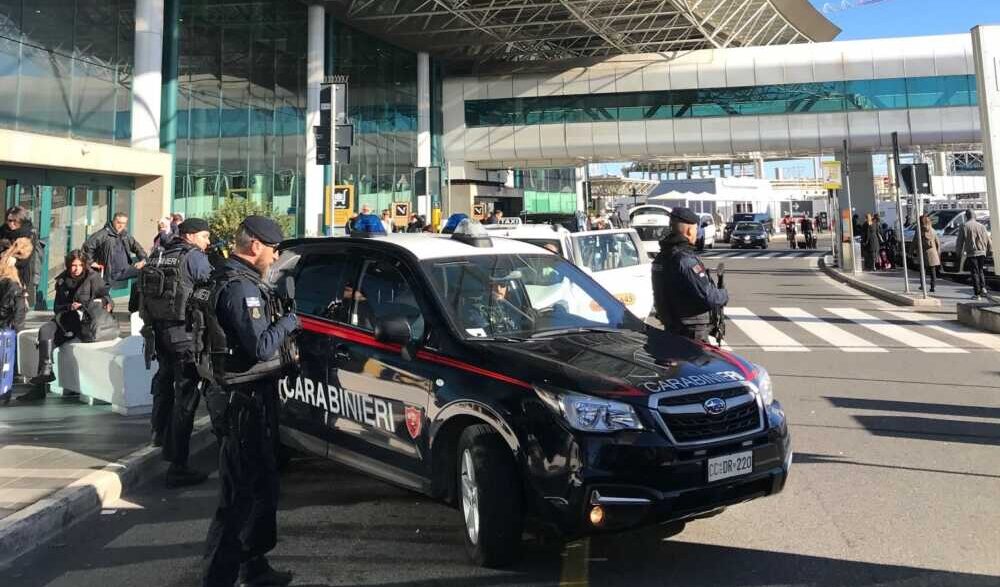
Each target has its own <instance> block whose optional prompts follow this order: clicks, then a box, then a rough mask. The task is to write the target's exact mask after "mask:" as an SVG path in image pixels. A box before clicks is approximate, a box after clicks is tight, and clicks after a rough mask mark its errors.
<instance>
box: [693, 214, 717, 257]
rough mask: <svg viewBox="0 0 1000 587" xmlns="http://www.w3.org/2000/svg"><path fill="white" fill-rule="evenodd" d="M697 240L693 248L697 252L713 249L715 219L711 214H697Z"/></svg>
mask: <svg viewBox="0 0 1000 587" xmlns="http://www.w3.org/2000/svg"><path fill="white" fill-rule="evenodd" d="M698 218H699V222H698V240H697V241H696V242H695V245H694V246H695V248H696V249H698V250H699V251H703V250H705V249H711V248H713V247H715V219H714V218H712V215H711V214H706V213H704V212H702V213H700V214H698Z"/></svg>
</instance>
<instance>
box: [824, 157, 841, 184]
mask: <svg viewBox="0 0 1000 587" xmlns="http://www.w3.org/2000/svg"><path fill="white" fill-rule="evenodd" d="M843 185H844V181H843V177H842V175H841V169H840V161H823V188H824V189H828V190H839V189H840V188H841V187H843Z"/></svg>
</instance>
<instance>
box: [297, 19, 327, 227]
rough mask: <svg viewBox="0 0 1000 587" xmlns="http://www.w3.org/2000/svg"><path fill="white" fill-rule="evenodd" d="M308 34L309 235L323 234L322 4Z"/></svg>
mask: <svg viewBox="0 0 1000 587" xmlns="http://www.w3.org/2000/svg"><path fill="white" fill-rule="evenodd" d="M308 14H309V15H308V19H309V20H308V25H307V37H306V190H305V194H304V195H303V201H302V202H301V204H300V205H301V210H302V221H303V226H302V228H303V232H304V233H305V235H306V236H317V235H320V234H323V232H322V225H323V179H324V176H325V175H326V174H325V173H324V169H323V167H321V166H319V165H317V164H316V134H315V133H314V132H313V127H314V126H319V93H320V89H321V86H322V85H323V53H324V45H323V42H324V35H325V32H326V11H325V10H324V9H323V6H322V5H319V4H311V5H310V6H309V13H308Z"/></svg>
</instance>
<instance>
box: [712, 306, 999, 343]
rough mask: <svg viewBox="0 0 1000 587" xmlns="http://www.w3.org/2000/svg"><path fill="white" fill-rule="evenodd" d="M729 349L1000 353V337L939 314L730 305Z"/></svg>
mask: <svg viewBox="0 0 1000 587" xmlns="http://www.w3.org/2000/svg"><path fill="white" fill-rule="evenodd" d="M726 318H727V322H728V323H729V325H730V327H729V328H728V330H727V334H726V340H725V343H726V346H727V348H731V349H733V350H736V351H740V350H745V349H759V350H763V351H767V352H792V353H803V352H810V351H824V350H826V351H834V352H845V353H888V352H918V353H948V354H967V353H970V352H990V351H992V352H1000V335H997V334H991V333H988V332H980V331H978V330H974V329H972V328H969V327H967V326H964V325H962V324H960V323H958V322H957V321H956V320H954V319H953V318H951V317H948V316H942V315H940V314H924V313H920V312H915V311H906V310H899V309H892V308H890V307H881V306H876V307H875V309H873V308H871V307H866V308H865V309H864V310H861V309H858V308H848V307H839V306H832V307H826V308H810V309H808V310H807V309H804V308H799V307H786V306H776V307H766V308H754V309H751V308H747V307H727V308H726Z"/></svg>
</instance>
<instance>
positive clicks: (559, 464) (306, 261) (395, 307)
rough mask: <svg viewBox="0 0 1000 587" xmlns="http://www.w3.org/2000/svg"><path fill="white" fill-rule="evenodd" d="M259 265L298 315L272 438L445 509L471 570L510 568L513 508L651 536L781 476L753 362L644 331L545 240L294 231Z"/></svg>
mask: <svg viewBox="0 0 1000 587" xmlns="http://www.w3.org/2000/svg"><path fill="white" fill-rule="evenodd" d="M466 224H468V223H466ZM592 236H602V235H592ZM275 269H276V270H275V271H274V272H273V275H274V276H275V281H276V282H281V281H283V280H284V279H285V278H286V277H291V278H292V279H293V280H294V281H295V283H296V286H295V300H296V304H297V313H298V315H299V317H300V319H301V323H302V332H301V333H300V334H299V338H298V341H299V345H298V346H299V349H300V361H299V369H298V370H297V372H296V373H294V374H290V375H288V376H286V377H285V378H283V379H281V380H280V381H279V383H278V395H279V399H280V401H281V406H280V408H279V414H280V418H281V420H280V421H281V427H280V440H281V442H282V444H283V445H285V446H290V447H292V448H295V449H298V450H302V451H306V452H308V453H310V454H313V455H316V456H318V457H320V458H327V459H331V460H334V461H337V462H339V463H342V464H343V465H345V466H348V467H351V468H354V469H356V470H358V471H361V472H363V473H365V474H368V475H372V476H374V477H377V478H379V479H383V480H385V481H387V482H389V483H393V484H395V485H398V486H401V487H405V488H407V489H409V490H411V491H414V492H418V493H421V494H424V495H427V496H429V497H431V498H432V499H438V500H441V501H443V502H446V503H449V504H452V505H453V506H454V507H455V510H456V513H455V521H456V522H459V528H460V530H458V532H460V533H461V535H462V538H460V539H459V540H460V541H462V543H463V544H464V548H465V551H466V552H467V554H468V555H469V558H470V559H471V560H472V561H473V562H474V563H475V564H480V565H485V566H502V565H506V564H510V563H512V562H514V561H516V560H517V558H518V552H519V550H520V547H521V541H522V534H523V532H522V530H523V529H524V522H525V519H529V518H530V519H532V520H536V521H538V522H540V523H539V524H536V526H542V527H545V528H554V529H556V530H558V531H559V532H560V534H561V535H562V536H563V537H565V538H567V539H573V538H576V537H581V536H588V535H594V534H601V533H609V532H617V531H622V530H626V529H630V528H639V527H649V526H654V525H658V524H666V526H661V530H660V534H661V535H662V534H664V533H665V532H667V531H669V532H671V533H677V532H680V531H681V530H683V528H684V525H685V524H689V523H696V520H699V519H702V518H707V517H711V516H715V515H719V514H721V513H722V512H723V511H724V510H725V508H726V507H727V506H730V505H735V504H744V503H746V502H748V501H750V500H754V499H757V498H760V497H764V496H769V495H775V494H777V493H779V492H781V491H782V489H783V488H784V486H785V482H786V479H787V478H788V475H789V472H790V469H791V467H792V443H791V434H790V431H789V425H788V422H787V420H786V416H785V412H784V410H783V408H782V406H781V403H780V402H779V401H778V400H776V399H775V397H774V395H775V394H774V388H773V384H772V381H771V377H770V375H769V374H768V372H767V370H766V369H764V367H762V366H760V365H757V364H754V363H752V362H750V361H748V360H746V359H744V358H742V357H739V356H737V355H736V354H734V353H732V352H726V351H722V350H720V349H717V348H714V347H710V346H708V345H702V344H696V343H694V342H692V341H691V340H689V339H686V338H683V337H679V336H673V335H671V334H668V333H665V332H663V331H660V330H655V329H647V328H646V326H645V324H643V323H642V321H641V320H639V319H637V318H636V317H635V316H633V315H632V313H631V312H628V311H626V309H625V306H624V305H622V303H621V302H620V301H618V300H616V299H615V298H614V297H612V296H611V295H610V294H608V292H607V291H606V290H605V289H604V288H603V287H601V286H600V285H598V284H597V283H596V282H595V281H594V280H593V279H592V278H591V277H590V276H588V275H587V273H585V272H584V271H581V270H580V268H578V267H576V266H574V265H573V264H572V263H569V262H568V261H567V260H565V259H563V258H561V257H559V256H557V255H555V254H552V253H550V252H548V251H545V250H543V249H540V248H538V247H535V246H531V245H529V244H526V243H522V242H517V241H515V240H511V239H504V238H490V237H488V236H485V237H483V236H477V235H474V234H471V233H463V232H462V227H461V226H460V227H459V228H458V229H457V230H456V233H455V234H454V236H450V237H449V236H438V235H423V234H393V235H387V236H378V237H373V238H355V237H344V238H306V239H292V240H288V241H285V242H284V243H282V245H281V257H280V259H279V261H278V264H277V266H276V268H275ZM327 482H328V483H329V484H330V486H331V487H333V486H335V484H336V482H337V480H336V478H332V477H331V478H330V479H328V480H327ZM740 507H741V509H742V508H745V507H747V506H745V505H741V506H740ZM779 509H780V506H779ZM459 520H460V521H459ZM728 523H729V524H740V523H741V516H733V517H731V518H730V519H729V520H728ZM636 556H640V555H639V553H637V554H636Z"/></svg>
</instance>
